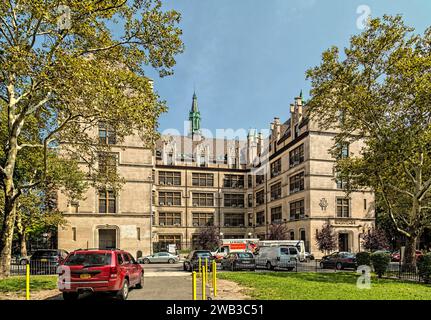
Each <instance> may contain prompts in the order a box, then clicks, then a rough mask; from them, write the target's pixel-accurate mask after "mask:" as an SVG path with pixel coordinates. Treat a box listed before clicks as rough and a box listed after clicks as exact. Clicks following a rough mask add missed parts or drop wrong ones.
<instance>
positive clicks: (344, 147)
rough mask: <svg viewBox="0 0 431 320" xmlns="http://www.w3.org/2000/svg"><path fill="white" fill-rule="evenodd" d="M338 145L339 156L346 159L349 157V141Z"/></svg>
mask: <svg viewBox="0 0 431 320" xmlns="http://www.w3.org/2000/svg"><path fill="white" fill-rule="evenodd" d="M338 147H339V148H340V154H339V156H338V158H339V159H345V158H348V157H349V154H350V151H349V143H347V142H345V143H343V144H341V146H340V144H338Z"/></svg>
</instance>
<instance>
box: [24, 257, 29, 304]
mask: <svg viewBox="0 0 431 320" xmlns="http://www.w3.org/2000/svg"><path fill="white" fill-rule="evenodd" d="M25 293H26V295H25V298H26V300H30V263H27V264H26V277H25Z"/></svg>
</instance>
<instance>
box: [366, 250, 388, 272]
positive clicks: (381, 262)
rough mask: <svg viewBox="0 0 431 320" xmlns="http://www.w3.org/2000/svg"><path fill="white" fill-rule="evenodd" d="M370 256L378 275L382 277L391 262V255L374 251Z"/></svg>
mask: <svg viewBox="0 0 431 320" xmlns="http://www.w3.org/2000/svg"><path fill="white" fill-rule="evenodd" d="M370 257H371V263H372V265H373V268H374V271H375V272H376V273H377V276H378V277H379V278H381V277H382V275H383V274H384V273H385V271H386V269H387V268H388V265H389V263H390V262H391V256H390V255H389V254H387V253H383V252H375V253H372V254H371V256H370Z"/></svg>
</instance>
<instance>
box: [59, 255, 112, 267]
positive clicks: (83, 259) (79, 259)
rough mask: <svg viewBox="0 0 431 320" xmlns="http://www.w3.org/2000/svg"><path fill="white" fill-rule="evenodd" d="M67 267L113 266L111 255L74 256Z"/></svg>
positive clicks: (67, 262)
mask: <svg viewBox="0 0 431 320" xmlns="http://www.w3.org/2000/svg"><path fill="white" fill-rule="evenodd" d="M64 264H65V265H67V266H80V265H83V266H105V265H110V264H111V253H77V254H72V255H71V256H69V258H68V259H67V260H66V262H65V263H64Z"/></svg>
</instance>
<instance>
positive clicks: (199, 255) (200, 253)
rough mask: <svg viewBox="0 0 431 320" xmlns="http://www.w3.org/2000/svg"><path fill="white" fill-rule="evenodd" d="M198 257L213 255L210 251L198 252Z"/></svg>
mask: <svg viewBox="0 0 431 320" xmlns="http://www.w3.org/2000/svg"><path fill="white" fill-rule="evenodd" d="M196 257H201V258H204V257H211V253H210V252H196Z"/></svg>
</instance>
